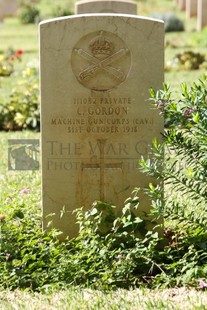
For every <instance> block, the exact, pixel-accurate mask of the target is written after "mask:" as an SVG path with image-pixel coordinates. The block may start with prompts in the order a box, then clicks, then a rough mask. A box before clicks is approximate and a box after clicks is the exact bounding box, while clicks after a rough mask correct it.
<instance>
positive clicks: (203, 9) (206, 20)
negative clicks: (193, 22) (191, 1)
mask: <svg viewBox="0 0 207 310" xmlns="http://www.w3.org/2000/svg"><path fill="white" fill-rule="evenodd" d="M206 26H207V0H198V20H197V29H198V31H200V30H202V29H203V28H204V27H206Z"/></svg>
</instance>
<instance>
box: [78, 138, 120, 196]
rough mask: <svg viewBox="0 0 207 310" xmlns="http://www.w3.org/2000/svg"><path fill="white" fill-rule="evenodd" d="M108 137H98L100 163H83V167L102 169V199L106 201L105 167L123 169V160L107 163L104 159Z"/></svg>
mask: <svg viewBox="0 0 207 310" xmlns="http://www.w3.org/2000/svg"><path fill="white" fill-rule="evenodd" d="M105 143H106V139H98V144H99V151H100V161H99V163H87V164H85V163H82V165H81V169H82V171H83V170H84V169H100V200H101V201H104V170H105V169H121V170H122V166H123V165H122V162H120V163H105V160H104V148H105Z"/></svg>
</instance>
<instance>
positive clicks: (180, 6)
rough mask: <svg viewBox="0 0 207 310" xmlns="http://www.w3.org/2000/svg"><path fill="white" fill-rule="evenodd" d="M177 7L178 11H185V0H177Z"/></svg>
mask: <svg viewBox="0 0 207 310" xmlns="http://www.w3.org/2000/svg"><path fill="white" fill-rule="evenodd" d="M178 9H179V10H180V11H185V9H186V0H178Z"/></svg>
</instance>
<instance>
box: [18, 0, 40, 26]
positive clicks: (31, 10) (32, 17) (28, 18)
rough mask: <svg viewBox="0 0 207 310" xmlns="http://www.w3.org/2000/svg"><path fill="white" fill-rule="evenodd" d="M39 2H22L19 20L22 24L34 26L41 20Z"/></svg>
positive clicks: (23, 0) (25, 0)
mask: <svg viewBox="0 0 207 310" xmlns="http://www.w3.org/2000/svg"><path fill="white" fill-rule="evenodd" d="M37 3H38V0H22V1H21V3H20V9H19V14H18V15H19V19H20V21H21V22H22V24H34V23H36V22H37V21H38V20H39V19H40V11H39V9H38V8H37V6H36V4H37Z"/></svg>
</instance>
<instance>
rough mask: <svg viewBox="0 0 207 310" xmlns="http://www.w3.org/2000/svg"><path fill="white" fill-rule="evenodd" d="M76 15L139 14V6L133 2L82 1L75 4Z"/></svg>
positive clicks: (120, 0)
mask: <svg viewBox="0 0 207 310" xmlns="http://www.w3.org/2000/svg"><path fill="white" fill-rule="evenodd" d="M75 11H76V14H85V13H124V14H133V15H136V14H137V4H136V2H134V1H132V0H80V1H78V2H76V4H75Z"/></svg>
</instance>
